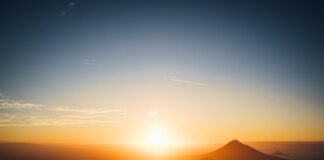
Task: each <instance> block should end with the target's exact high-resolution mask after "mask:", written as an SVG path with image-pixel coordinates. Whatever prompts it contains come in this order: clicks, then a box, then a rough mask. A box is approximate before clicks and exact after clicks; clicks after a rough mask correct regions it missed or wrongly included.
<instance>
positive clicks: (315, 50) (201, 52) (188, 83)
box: [0, 0, 324, 142]
mask: <svg viewBox="0 0 324 160" xmlns="http://www.w3.org/2000/svg"><path fill="white" fill-rule="evenodd" d="M323 7H324V6H323V4H321V3H320V2H317V1H307V2H306V1H263V2H259V1H245V2H236V1H92V0H91V1H90V0H89V1H83V0H80V1H78V0H75V1H66V0H64V1H43V0H39V1H24V0H10V1H9V0H8V1H6V0H5V1H1V5H0V20H1V25H0V32H1V34H0V35H1V36H0V42H1V43H0V46H1V47H0V55H1V59H0V77H1V78H0V140H4V141H27V142H58V141H62V142H63V141H64V142H65V141H68V142H124V141H128V140H129V141H131V139H132V138H134V137H136V136H137V135H142V134H146V133H147V132H146V130H149V128H150V127H151V126H154V125H157V124H158V125H161V126H163V127H164V129H165V130H167V131H166V132H168V134H170V137H173V139H178V140H179V139H181V140H183V141H186V142H188V141H195V142H196V141H208V142H215V141H218V142H220V141H227V140H230V139H232V138H239V139H242V140H324V126H323V124H324V118H323V115H324V105H323V104H324V101H323V99H324V97H323V95H324V55H323V53H324V45H323V44H324V39H323V36H324V35H323V33H324V32H323V28H324V23H323V19H324V15H323V13H324V12H323V11H322V9H323ZM76 133H78V134H76ZM135 139H136V138H135ZM170 139H172V138H170Z"/></svg>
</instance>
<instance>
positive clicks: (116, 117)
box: [0, 93, 127, 127]
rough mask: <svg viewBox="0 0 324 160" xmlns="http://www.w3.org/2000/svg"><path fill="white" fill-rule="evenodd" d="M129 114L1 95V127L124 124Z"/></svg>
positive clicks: (107, 109)
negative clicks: (48, 104)
mask: <svg viewBox="0 0 324 160" xmlns="http://www.w3.org/2000/svg"><path fill="white" fill-rule="evenodd" d="M126 113H127V112H126V111H124V110H121V109H109V108H97V107H89V108H79V107H62V106H47V105H43V104H34V103H29V102H28V103H27V102H23V101H18V100H14V99H9V98H7V97H5V96H4V95H3V94H2V93H0V127H1V126H2V127H3V126H42V125H55V126H56V125H72V124H89V123H91V124H108V123H122V122H123V121H122V120H120V119H121V118H122V115H125V114H126Z"/></svg>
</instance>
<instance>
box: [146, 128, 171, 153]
mask: <svg viewBox="0 0 324 160" xmlns="http://www.w3.org/2000/svg"><path fill="white" fill-rule="evenodd" d="M167 143H168V141H167V135H166V132H165V130H163V129H162V128H161V127H160V126H155V127H153V128H152V129H151V130H150V132H149V136H148V145H149V146H148V147H150V148H151V149H153V150H155V151H162V150H164V149H165V147H166V145H167Z"/></svg>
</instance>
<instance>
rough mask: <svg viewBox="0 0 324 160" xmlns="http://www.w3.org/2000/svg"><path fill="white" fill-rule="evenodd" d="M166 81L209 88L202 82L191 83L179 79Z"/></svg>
mask: <svg viewBox="0 0 324 160" xmlns="http://www.w3.org/2000/svg"><path fill="white" fill-rule="evenodd" d="M165 80H167V81H170V82H175V83H182V84H187V85H196V86H207V84H205V83H202V82H196V81H190V80H183V79H178V78H165Z"/></svg>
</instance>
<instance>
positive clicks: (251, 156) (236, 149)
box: [203, 140, 285, 160]
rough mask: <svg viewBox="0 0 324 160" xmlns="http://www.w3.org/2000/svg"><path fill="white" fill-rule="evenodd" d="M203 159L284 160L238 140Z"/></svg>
mask: <svg viewBox="0 0 324 160" xmlns="http://www.w3.org/2000/svg"><path fill="white" fill-rule="evenodd" d="M203 159H206V160H207V159H213V160H285V159H283V158H279V157H275V156H271V155H267V154H265V153H262V152H260V151H258V150H256V149H254V148H252V147H250V146H248V145H245V144H242V143H241V142H239V141H238V140H233V141H231V142H229V143H227V144H226V145H225V146H223V147H221V148H219V149H217V150H216V151H213V152H211V153H208V154H206V155H204V156H203Z"/></svg>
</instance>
